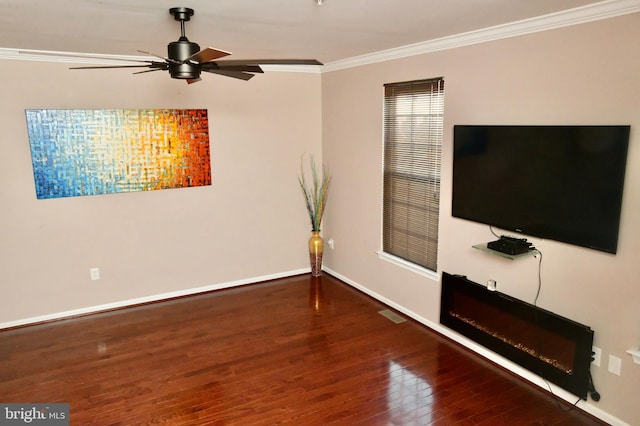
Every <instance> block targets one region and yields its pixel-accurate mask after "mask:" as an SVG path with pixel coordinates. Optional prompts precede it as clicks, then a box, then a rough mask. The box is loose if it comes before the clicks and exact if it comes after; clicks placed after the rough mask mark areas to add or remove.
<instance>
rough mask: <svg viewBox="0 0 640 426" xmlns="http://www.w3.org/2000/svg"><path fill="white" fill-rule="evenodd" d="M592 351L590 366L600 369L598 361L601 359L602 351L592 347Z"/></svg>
mask: <svg viewBox="0 0 640 426" xmlns="http://www.w3.org/2000/svg"><path fill="white" fill-rule="evenodd" d="M592 350H593V361H591V364H593V365H595V366H596V367H600V360H601V359H602V349H600V348H598V347H596V346H594V347H593V348H592Z"/></svg>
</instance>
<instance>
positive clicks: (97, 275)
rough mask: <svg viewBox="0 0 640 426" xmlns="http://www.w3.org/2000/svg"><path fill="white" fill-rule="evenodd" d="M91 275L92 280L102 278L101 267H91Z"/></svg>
mask: <svg viewBox="0 0 640 426" xmlns="http://www.w3.org/2000/svg"><path fill="white" fill-rule="evenodd" d="M89 275H90V276H91V281H96V280H99V279H100V268H91V269H89Z"/></svg>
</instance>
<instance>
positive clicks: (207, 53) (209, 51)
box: [187, 47, 231, 64]
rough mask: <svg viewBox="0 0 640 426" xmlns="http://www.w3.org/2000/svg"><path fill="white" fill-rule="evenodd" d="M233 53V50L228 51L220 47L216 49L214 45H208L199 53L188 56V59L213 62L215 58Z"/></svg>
mask: <svg viewBox="0 0 640 426" xmlns="http://www.w3.org/2000/svg"><path fill="white" fill-rule="evenodd" d="M229 55H231V52H226V51H224V50H220V49H214V48H213V47H207V48H206V49H202V50H201V51H199V52H198V53H196V54H194V55H191V56H189V57H188V58H187V61H195V62H199V63H201V64H202V63H205V62H211V61H213V60H214V59H218V58H222V57H224V56H229Z"/></svg>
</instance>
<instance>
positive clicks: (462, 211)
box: [452, 125, 630, 253]
mask: <svg viewBox="0 0 640 426" xmlns="http://www.w3.org/2000/svg"><path fill="white" fill-rule="evenodd" d="M629 132H630V126H489V125H456V126H454V132H453V133H454V155H453V201H452V214H453V216H454V217H458V218H462V219H467V220H471V221H475V222H480V223H483V224H487V225H491V226H495V227H497V228H501V229H503V230H507V231H514V232H518V233H522V234H525V235H528V236H534V237H540V238H547V239H552V240H556V241H562V242H565V243H569V244H574V245H578V246H583V247H589V248H592V249H596V250H601V251H604V252H608V253H616V251H617V246H618V229H619V225H620V210H621V205H622V192H623V187H624V176H625V167H626V162H627V148H628V145H629Z"/></svg>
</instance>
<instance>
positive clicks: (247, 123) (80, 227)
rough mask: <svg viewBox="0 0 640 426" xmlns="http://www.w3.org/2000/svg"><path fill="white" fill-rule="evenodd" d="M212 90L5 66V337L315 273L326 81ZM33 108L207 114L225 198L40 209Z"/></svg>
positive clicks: (279, 79)
mask: <svg viewBox="0 0 640 426" xmlns="http://www.w3.org/2000/svg"><path fill="white" fill-rule="evenodd" d="M203 80H204V81H202V82H199V83H197V84H194V85H190V86H188V85H187V84H186V83H184V82H180V81H177V80H172V79H170V78H169V76H168V75H167V74H166V73H160V72H158V73H149V74H144V75H135V76H133V75H130V73H129V71H127V70H100V71H94V70H89V71H70V70H68V69H67V65H64V64H47V63H44V62H25V61H2V67H1V68H0V93H2V102H0V128H1V129H2V132H1V136H0V138H1V141H2V155H0V179H1V180H0V182H1V183H0V200H2V201H1V203H2V208H0V224H1V225H0V282H1V289H2V290H1V291H2V296H1V297H0V324H4V325H7V324H11V323H15V322H21V321H24V320H29V319H33V318H34V317H36V318H39V317H42V316H45V317H46V316H47V315H55V314H59V313H61V312H68V311H75V310H82V309H90V308H92V307H96V306H98V307H100V306H103V305H105V304H107V305H108V304H118V303H122V302H126V301H130V300H132V299H138V298H149V297H153V296H155V295H161V294H165V293H174V292H181V291H188V290H189V289H193V288H199V287H206V286H215V285H227V284H229V283H232V284H234V283H238V282H246V281H252V280H255V279H261V278H264V277H267V278H268V277H272V276H273V275H276V276H277V275H288V274H291V273H295V272H304V271H305V270H308V268H309V263H308V254H307V253H306V252H305V247H306V240H307V238H308V236H309V229H310V225H309V224H308V219H307V216H306V212H305V210H304V202H303V198H302V195H301V193H300V189H299V187H298V182H297V177H296V176H297V173H298V171H299V167H300V156H301V155H302V154H303V153H305V152H309V153H316V155H317V156H318V158H321V109H320V102H319V98H320V83H321V78H320V74H318V73H316V74H312V73H278V72H272V73H266V74H264V75H260V76H257V77H256V78H255V79H253V80H251V81H249V82H244V81H240V80H233V79H230V78H224V77H220V76H216V75H208V74H207V75H204V76H203ZM26 108H60V109H64V108H206V109H208V115H209V126H210V142H211V157H212V179H213V184H212V185H211V186H207V187H196V188H184V189H172V190H163V191H149V192H136V193H125V194H113V195H102V196H92V197H73V198H59V199H50V200H37V199H36V195H35V187H34V182H33V170H32V166H31V154H30V150H29V141H28V138H27V131H26V122H25V113H24V110H25V109H26ZM92 267H99V268H100V271H101V275H102V279H101V280H99V281H91V280H90V276H89V268H92Z"/></svg>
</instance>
